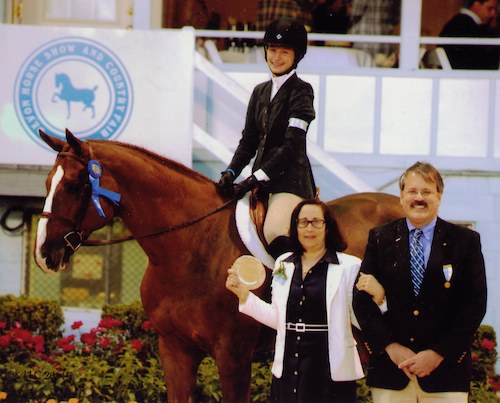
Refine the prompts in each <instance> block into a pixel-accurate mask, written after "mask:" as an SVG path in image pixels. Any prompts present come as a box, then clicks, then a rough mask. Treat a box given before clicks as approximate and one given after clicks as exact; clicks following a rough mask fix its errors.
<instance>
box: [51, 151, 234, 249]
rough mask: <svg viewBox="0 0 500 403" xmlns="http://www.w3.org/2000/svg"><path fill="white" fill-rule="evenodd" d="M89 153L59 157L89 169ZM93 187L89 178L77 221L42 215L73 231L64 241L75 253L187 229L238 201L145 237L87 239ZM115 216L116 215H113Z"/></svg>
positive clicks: (92, 158) (68, 153) (62, 152)
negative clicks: (82, 248) (85, 225)
mask: <svg viewBox="0 0 500 403" xmlns="http://www.w3.org/2000/svg"><path fill="white" fill-rule="evenodd" d="M89 151H90V159H88V160H86V159H84V158H82V157H80V156H79V155H77V154H75V153H71V152H67V151H61V152H59V154H58V156H59V157H69V158H73V159H75V160H76V161H78V162H80V163H81V164H82V165H83V166H84V167H87V166H88V164H89V162H90V161H96V160H95V157H94V154H93V151H92V148H91V147H90V145H89ZM92 192H93V190H92V186H91V184H90V179H89V178H87V181H86V182H85V183H84V199H83V201H82V203H81V207H80V209H79V211H78V214H77V216H76V218H75V219H71V218H67V217H62V216H60V215H57V214H54V213H52V212H48V211H43V212H42V214H41V217H44V218H47V219H52V220H55V221H59V222H61V223H62V224H64V225H66V226H67V227H69V228H71V231H69V232H68V233H67V234H66V235H64V237H63V238H64V241H65V242H66V245H65V247H66V248H69V249H70V250H71V251H72V252H73V253H74V252H76V251H77V250H78V249H79V248H80V246H82V245H83V246H103V245H114V244H118V243H121V242H125V241H131V240H138V239H144V238H151V237H155V236H159V235H163V234H166V233H169V232H173V231H177V230H180V229H183V228H186V227H189V226H191V225H193V224H196V223H198V222H200V221H202V220H204V219H205V218H208V217H210V216H211V215H214V214H216V213H218V212H219V211H222V210H224V209H225V208H226V207H228V206H229V205H230V204H232V203H234V202H235V201H237V198H235V197H234V198H231V199H230V200H228V201H227V202H225V203H223V204H222V205H221V206H219V207H217V208H215V209H213V210H210V211H208V212H207V213H204V214H202V215H200V216H198V217H194V218H192V219H191V220H189V221H186V222H183V223H180V224H176V225H171V226H169V227H166V228H163V229H161V230H158V231H154V232H151V233H148V234H144V235H139V236H133V235H129V236H126V237H123V238H117V239H87V238H86V236H89V235H90V234H88V235H86V232H87V231H86V230H85V229H82V222H83V219H84V218H85V215H86V213H87V210H88V208H89V203H90V201H91V199H92ZM111 204H112V206H113V208H114V209H115V212H116V208H117V207H118V204H114V203H111ZM113 215H114V214H113Z"/></svg>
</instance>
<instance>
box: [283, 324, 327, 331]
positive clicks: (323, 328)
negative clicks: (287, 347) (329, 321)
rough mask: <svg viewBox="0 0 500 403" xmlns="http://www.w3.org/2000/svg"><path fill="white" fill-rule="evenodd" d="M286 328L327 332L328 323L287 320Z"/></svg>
mask: <svg viewBox="0 0 500 403" xmlns="http://www.w3.org/2000/svg"><path fill="white" fill-rule="evenodd" d="M286 330H294V331H296V332H297V333H304V332H327V331H328V325H308V324H307V323H290V322H287V324H286Z"/></svg>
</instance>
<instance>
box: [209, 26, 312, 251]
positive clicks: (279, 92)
mask: <svg viewBox="0 0 500 403" xmlns="http://www.w3.org/2000/svg"><path fill="white" fill-rule="evenodd" d="M263 44H264V52H265V53H264V55H265V58H266V62H267V65H268V67H269V70H270V71H271V73H272V78H271V80H269V81H266V82H264V83H261V84H259V85H257V86H256V87H255V89H254V91H253V93H252V96H251V98H250V102H249V104H248V109H247V115H246V121H245V128H244V129H243V133H242V137H241V140H240V142H239V144H238V148H237V149H236V151H235V153H234V156H233V158H232V160H231V162H230V164H229V165H228V167H227V169H226V170H225V171H224V172H222V175H221V178H220V180H219V183H218V187H219V190H220V192H221V194H222V195H224V196H227V197H238V198H240V197H243V196H244V195H245V194H246V193H247V192H248V191H249V190H251V189H253V188H255V187H257V186H259V187H261V188H265V190H266V192H268V193H269V194H270V197H269V206H268V212H267V215H266V219H265V222H264V237H265V239H266V242H267V243H268V244H269V253H270V254H271V255H272V256H273V257H274V258H275V259H276V257H278V256H279V255H281V254H282V253H283V252H285V251H287V250H289V249H288V237H287V235H288V232H289V228H288V226H289V223H290V215H291V213H292V211H293V209H294V208H295V206H296V205H297V204H298V203H299V202H300V201H301V200H303V199H309V198H312V197H314V196H315V194H316V186H315V184H314V179H313V174H312V169H311V164H310V162H309V159H308V157H307V155H306V134H307V130H308V127H309V124H310V123H311V121H312V120H313V119H314V117H315V112H314V106H313V99H314V93H313V89H312V87H311V85H310V84H309V83H306V82H305V81H303V80H301V79H300V78H299V77H298V76H297V73H296V72H295V69H296V68H297V65H298V63H299V62H300V61H301V60H302V58H303V57H304V55H305V53H306V50H307V32H306V30H305V28H304V26H303V25H302V24H301V23H299V22H298V21H296V20H292V19H289V18H280V19H278V20H276V21H274V22H272V23H271V24H270V25H269V27H268V28H267V30H266V33H265V35H264V40H263ZM255 155H256V157H255V160H254V163H253V166H252V175H251V176H250V177H248V178H247V179H245V180H244V181H242V182H240V183H239V184H238V185H237V186H236V187H234V185H233V183H234V180H235V179H236V178H237V177H238V176H239V175H240V173H241V171H242V170H243V168H244V167H245V166H246V165H248V164H249V163H250V161H251V160H252V158H253V157H254V156H255Z"/></svg>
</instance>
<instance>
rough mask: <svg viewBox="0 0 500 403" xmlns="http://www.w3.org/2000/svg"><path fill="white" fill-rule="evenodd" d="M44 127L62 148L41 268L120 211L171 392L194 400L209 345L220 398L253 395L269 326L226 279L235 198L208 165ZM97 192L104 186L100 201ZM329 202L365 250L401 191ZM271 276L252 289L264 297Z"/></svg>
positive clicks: (53, 266) (351, 247)
mask: <svg viewBox="0 0 500 403" xmlns="http://www.w3.org/2000/svg"><path fill="white" fill-rule="evenodd" d="M40 136H41V138H42V139H43V140H44V141H45V142H46V143H47V144H48V145H49V146H50V147H51V148H52V149H53V150H55V151H57V152H58V155H57V157H56V159H55V163H54V166H53V167H52V170H51V171H50V173H49V175H48V177H47V180H46V187H47V197H46V201H45V205H44V211H43V213H42V217H41V218H40V220H39V223H38V228H37V237H36V242H35V251H34V253H35V260H36V262H37V264H38V265H39V266H40V268H41V269H42V270H43V271H45V272H48V273H54V272H58V271H60V270H64V269H65V268H67V266H68V262H69V259H70V258H71V256H72V254H73V253H75V251H77V249H78V247H79V245H80V244H82V243H83V244H85V243H86V242H90V241H92V240H91V239H88V237H89V235H90V234H91V233H92V232H93V231H95V230H96V229H98V228H101V227H103V226H105V225H107V224H108V223H109V222H110V221H111V220H112V219H113V217H115V216H116V217H119V218H120V219H121V220H122V221H123V222H124V224H125V225H126V227H127V228H128V229H129V231H130V233H131V234H132V237H134V238H135V239H136V240H137V241H138V242H139V244H140V246H141V247H142V248H143V250H144V251H145V253H146V254H147V256H148V264H147V269H146V271H145V274H144V277H143V279H142V283H141V286H140V292H141V299H142V304H143V306H144V310H145V313H146V315H147V317H148V318H149V320H150V321H151V322H152V324H153V325H154V328H155V329H156V330H157V332H158V334H159V354H160V359H161V362H162V367H163V371H164V379H165V382H166V386H167V396H168V401H170V402H189V401H191V402H192V401H193V399H194V392H195V386H196V374H197V368H198V366H199V364H200V362H201V360H202V359H203V358H204V357H205V356H206V355H207V354H209V355H210V356H212V357H213V358H214V359H215V361H216V364H217V367H218V370H219V375H220V382H221V388H222V394H223V397H224V400H225V401H231V402H232V401H234V402H236V401H238V402H241V401H249V399H250V380H251V362H252V356H253V354H254V351H255V349H256V346H257V340H258V336H259V333H260V334H264V333H265V332H262V330H263V328H264V327H263V325H260V324H258V323H257V322H256V321H254V320H253V319H251V318H249V317H247V316H246V315H242V314H240V313H239V312H238V301H237V298H236V296H235V295H234V294H233V293H231V292H229V291H228V290H227V289H226V288H225V281H226V277H227V269H228V268H229V267H230V266H231V265H232V263H233V262H234V261H235V259H236V258H238V257H239V256H241V255H244V254H248V253H249V252H248V250H247V249H246V247H245V245H244V244H243V242H242V241H241V239H240V237H239V235H238V231H237V227H236V222H235V204H234V200H228V199H226V198H224V197H222V196H220V195H219V193H218V192H217V188H216V184H215V183H214V182H213V181H212V180H210V179H209V178H207V177H205V176H203V175H202V174H200V173H198V172H195V171H193V170H191V169H190V168H187V167H185V166H183V165H182V164H179V163H177V162H175V161H172V160H169V159H167V158H164V157H161V156H159V155H157V154H154V153H152V152H150V151H147V150H145V149H142V148H140V147H137V146H134V145H130V144H125V143H120V142H116V141H109V140H106V141H104V140H87V141H81V140H79V139H77V138H76V137H75V136H74V135H73V134H72V133H71V132H70V131H69V130H67V131H66V141H64V140H62V139H59V138H56V137H52V136H49V135H47V134H45V133H44V132H42V131H40ZM89 171H91V175H89ZM92 175H93V177H94V179H92V181H90V179H89V178H91V176H92ZM95 177H97V178H98V179H99V183H98V185H97V187H95ZM93 181H94V182H93ZM89 182H93V183H89ZM96 189H97V190H96ZM96 192H97V194H104V192H107V193H108V194H107V197H97V201H96V200H95V199H96V198H95V197H93V196H95V194H94V193H96ZM329 207H330V209H331V210H332V213H333V216H334V218H335V219H337V220H338V224H339V227H340V230H341V232H342V234H343V235H344V236H345V237H346V239H347V240H348V249H347V252H351V253H354V254H357V255H358V256H360V257H362V255H363V251H364V245H365V243H366V240H367V235H368V230H369V229H370V228H371V227H374V226H376V225H379V224H382V223H383V222H386V221H390V220H392V219H395V218H397V217H401V216H402V214H403V213H402V210H401V207H400V204H399V199H398V198H397V197H395V196H390V195H386V194H379V193H365V194H353V195H349V196H346V197H343V198H340V199H338V200H334V201H332V202H330V203H329ZM270 277H271V276H270V275H267V279H266V283H265V287H261V288H260V289H258V290H256V291H255V292H256V293H257V294H258V295H259V296H262V295H263V293H264V292H265V290H266V289H267V290H268V287H269V285H270ZM269 335H270V336H269V337H268V340H267V344H268V345H269V346H272V341H273V340H272V337H271V335H272V333H270V332H269Z"/></svg>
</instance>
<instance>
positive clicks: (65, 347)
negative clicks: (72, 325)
mask: <svg viewBox="0 0 500 403" xmlns="http://www.w3.org/2000/svg"><path fill="white" fill-rule="evenodd" d="M75 348H76V347H75V345H74V344H64V345H63V346H62V347H61V349H62V351H64V352H65V353H68V352H70V351H73V350H74V349H75Z"/></svg>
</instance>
